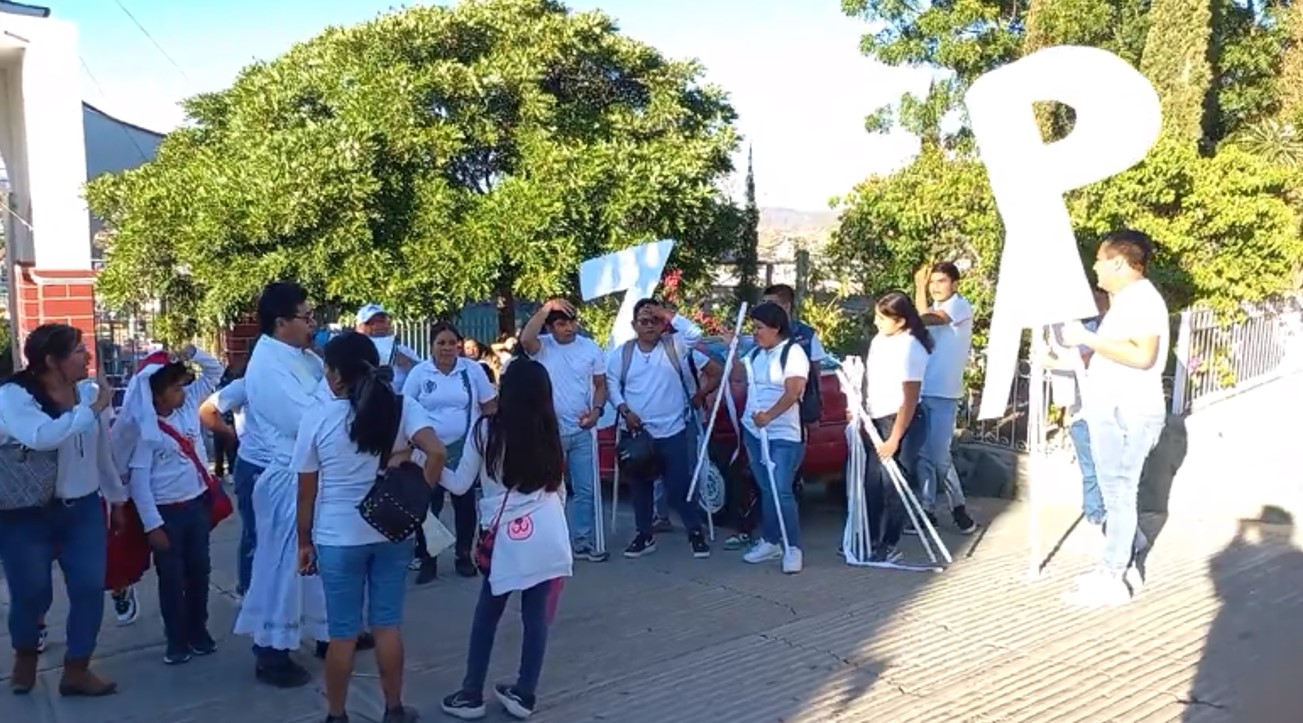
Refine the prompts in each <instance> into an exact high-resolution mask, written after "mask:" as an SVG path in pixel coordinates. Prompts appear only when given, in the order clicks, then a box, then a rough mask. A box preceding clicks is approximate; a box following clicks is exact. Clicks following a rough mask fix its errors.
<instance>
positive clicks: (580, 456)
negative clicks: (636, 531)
mask: <svg viewBox="0 0 1303 723" xmlns="http://www.w3.org/2000/svg"><path fill="white" fill-rule="evenodd" d="M561 450H562V452H564V453H565V456H566V477H567V478H569V480H570V488H571V492H572V495H571V497H570V519H569V522H570V536H571V537H572V538H574V541H575V544H576V545H579V546H583V545H587V544H590V543H592V541H593V536H594V534H595V527H596V525H597V524H599V523H598V521H597V514H598V513H597V504H596V502H597V501H596V500H595V499H594V495H593V485H595V484H596V483H597V481H596V480H595V479H594V478H593V454H594V449H593V432H592V430H589V429H581V430H579V431H578V432H572V433H570V434H564V435H562V436H561Z"/></svg>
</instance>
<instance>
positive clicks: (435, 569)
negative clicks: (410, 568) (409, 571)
mask: <svg viewBox="0 0 1303 723" xmlns="http://www.w3.org/2000/svg"><path fill="white" fill-rule="evenodd" d="M416 569H417V570H418V572H417V573H416V584H417V585H426V584H429V583H431V582H434V580H435V578H437V577H439V561H438V560H437V559H435V558H433V557H426V558H422V559H421V561H420V564H419V565H417V568H416Z"/></svg>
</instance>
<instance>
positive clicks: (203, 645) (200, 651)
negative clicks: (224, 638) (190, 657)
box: [190, 633, 217, 657]
mask: <svg viewBox="0 0 1303 723" xmlns="http://www.w3.org/2000/svg"><path fill="white" fill-rule="evenodd" d="M190 652H191V653H192V654H194V655H197V656H200V657H203V656H205V655H212V654H213V653H216V652H217V643H216V642H215V641H214V640H213V636H211V635H209V634H208V633H204V634H203V635H202V636H200V637H199V638H198V639H197V640H195V642H193V643H190Z"/></svg>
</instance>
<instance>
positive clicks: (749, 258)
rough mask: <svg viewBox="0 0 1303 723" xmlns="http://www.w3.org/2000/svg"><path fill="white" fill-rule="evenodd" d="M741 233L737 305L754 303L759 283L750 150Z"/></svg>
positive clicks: (757, 227) (756, 212)
mask: <svg viewBox="0 0 1303 723" xmlns="http://www.w3.org/2000/svg"><path fill="white" fill-rule="evenodd" d="M742 223H743V224H744V225H743V227H742V233H741V235H740V237H739V238H738V246H739V248H738V254H737V259H738V262H737V287H736V288H735V290H734V293H735V294H736V296H737V301H738V303H739V304H740V303H742V302H746V303H748V304H754V303H756V299H757V298H758V295H759V283H760V207H759V206H758V205H757V204H756V174H755V165H754V164H753V163H752V160H751V149H750V148H748V149H747V187H746V207H745V208H744V209H743V210H742Z"/></svg>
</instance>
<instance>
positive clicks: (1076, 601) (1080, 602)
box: [1063, 570, 1131, 608]
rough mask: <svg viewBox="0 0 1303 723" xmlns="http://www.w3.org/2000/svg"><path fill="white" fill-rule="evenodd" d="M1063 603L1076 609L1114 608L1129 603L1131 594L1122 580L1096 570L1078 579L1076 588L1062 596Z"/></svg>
mask: <svg viewBox="0 0 1303 723" xmlns="http://www.w3.org/2000/svg"><path fill="white" fill-rule="evenodd" d="M1063 601H1064V602H1065V603H1067V604H1069V605H1073V606H1076V607H1088V608H1103V607H1114V606H1116V605H1125V604H1127V603H1129V602H1131V592H1130V591H1129V590H1128V589H1127V586H1126V583H1125V582H1123V580H1122V578H1120V577H1117V576H1115V575H1110V574H1109V573H1107V572H1105V571H1102V570H1096V571H1094V572H1088V573H1086V574H1085V575H1082V576H1080V577H1078V578H1077V583H1076V587H1075V588H1073V589H1072V590H1069V591H1068V592H1067V594H1065V595H1064V596H1063Z"/></svg>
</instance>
